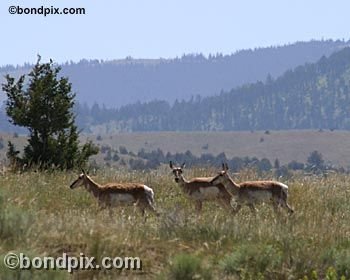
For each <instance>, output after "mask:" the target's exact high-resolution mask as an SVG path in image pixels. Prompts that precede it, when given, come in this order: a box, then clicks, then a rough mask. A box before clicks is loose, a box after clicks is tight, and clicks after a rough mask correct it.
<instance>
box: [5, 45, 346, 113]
mask: <svg viewBox="0 0 350 280" xmlns="http://www.w3.org/2000/svg"><path fill="white" fill-rule="evenodd" d="M347 45H349V42H345V41H339V40H338V41H332V40H327V41H310V42H299V43H295V44H290V45H285V46H279V47H269V48H256V49H252V50H250V49H249V50H242V51H238V52H236V53H233V54H231V55H222V54H215V55H210V56H209V57H204V56H203V55H201V54H187V55H184V56H182V57H179V58H174V59H132V58H126V59H122V60H112V61H100V60H81V61H80V62H78V63H73V62H70V63H65V64H63V65H62V74H63V75H65V76H68V77H69V79H70V81H71V82H72V84H73V89H74V91H75V92H76V93H77V98H78V100H79V102H81V103H87V104H88V105H90V106H91V105H93V103H95V102H97V103H98V104H99V105H102V104H106V105H107V106H108V107H120V106H122V105H127V104H130V103H135V102H137V101H141V102H148V101H152V100H155V99H160V100H165V101H168V102H174V101H175V100H176V99H179V100H182V99H185V100H188V99H189V98H191V96H195V95H201V96H211V95H214V94H217V93H219V92H220V91H221V89H223V90H230V89H232V88H235V87H237V86H241V85H243V84H246V83H251V82H256V81H257V80H265V78H266V76H267V75H268V73H270V74H271V75H272V76H273V77H277V76H280V75H281V74H283V72H285V71H286V70H288V69H292V68H294V67H296V66H299V65H302V64H304V63H306V62H315V61H317V60H318V59H320V58H321V57H322V56H323V55H326V56H328V55H330V54H331V53H333V52H334V51H337V50H340V49H341V48H343V47H345V46H347ZM52 59H53V60H55V58H54V57H52ZM0 64H1V61H0ZM31 67H32V65H28V64H27V65H25V66H24V67H13V66H6V67H2V68H0V82H2V81H3V80H2V77H3V76H4V75H5V74H6V73H9V74H10V75H14V76H18V75H19V74H24V73H27V72H28V70H29V69H30V68H31ZM0 95H1V94H0ZM3 98H4V97H1V96H0V100H3Z"/></svg>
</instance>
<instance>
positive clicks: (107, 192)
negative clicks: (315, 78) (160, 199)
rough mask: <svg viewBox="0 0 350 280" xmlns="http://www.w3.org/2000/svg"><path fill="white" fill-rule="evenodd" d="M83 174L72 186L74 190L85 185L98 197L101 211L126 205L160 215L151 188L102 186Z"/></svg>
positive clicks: (140, 186) (144, 186)
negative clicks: (132, 205)
mask: <svg viewBox="0 0 350 280" xmlns="http://www.w3.org/2000/svg"><path fill="white" fill-rule="evenodd" d="M82 171H83V173H81V174H80V175H79V177H78V179H76V180H75V181H74V182H73V183H72V184H71V185H70V188H71V189H74V188H76V187H78V186H81V185H84V187H85V189H86V190H87V191H88V192H90V193H91V194H92V195H93V196H94V197H96V199H97V201H98V204H99V206H100V208H101V209H103V208H106V207H108V208H111V207H117V206H124V205H131V204H134V205H137V206H138V207H139V209H140V210H141V212H142V215H144V214H145V209H148V210H150V211H152V212H153V213H155V214H156V215H158V213H157V211H156V210H155V208H154V206H153V204H154V192H153V190H152V189H151V188H150V187H147V186H146V185H143V184H138V183H107V184H105V185H100V184H98V183H96V182H94V181H93V180H92V179H91V178H90V177H89V176H88V175H87V174H86V173H85V172H84V170H82Z"/></svg>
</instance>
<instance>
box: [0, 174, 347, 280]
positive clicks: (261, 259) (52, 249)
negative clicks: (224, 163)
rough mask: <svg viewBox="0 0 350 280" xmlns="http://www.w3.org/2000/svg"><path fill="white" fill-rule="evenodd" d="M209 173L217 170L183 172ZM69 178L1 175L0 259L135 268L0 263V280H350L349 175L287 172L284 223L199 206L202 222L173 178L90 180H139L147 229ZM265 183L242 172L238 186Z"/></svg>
mask: <svg viewBox="0 0 350 280" xmlns="http://www.w3.org/2000/svg"><path fill="white" fill-rule="evenodd" d="M185 172H186V174H185V175H186V176H187V177H192V176H210V175H213V174H215V170H209V169H192V170H186V171H185ZM76 177H77V174H75V173H71V172H53V173H40V172H32V173H24V174H12V173H7V174H5V175H4V176H1V177H0V254H2V256H3V255H5V254H6V253H7V252H8V251H11V250H12V251H16V252H23V253H25V254H26V255H28V256H60V255H62V253H63V252H67V253H69V254H72V255H79V253H84V254H85V255H87V256H94V257H96V258H97V259H98V260H100V259H101V258H102V257H105V256H110V257H113V256H122V257H123V256H135V257H136V256H138V257H140V258H141V259H142V262H143V269H142V271H126V270H123V271H120V270H109V271H105V270H97V271H77V272H74V273H73V274H69V273H67V272H65V271H36V270H30V271H10V270H8V269H7V268H5V267H4V265H3V263H2V259H1V262H0V279H115V278H116V276H118V277H120V278H121V279H123V278H125V279H126V278H127V279H133V278H135V279H136V278H137V279H138V278H141V279H142V278H144V279H154V278H158V279H171V278H173V279H210V278H212V279H326V277H328V279H339V278H340V277H341V276H344V277H345V278H344V279H350V203H349V202H350V187H349V183H348V182H349V179H350V176H349V175H343V174H334V175H331V176H329V177H327V178H323V177H302V176H298V175H295V176H293V177H292V178H291V179H289V180H288V181H285V183H287V184H288V185H289V187H290V190H289V193H290V197H289V199H290V204H291V205H292V206H293V207H294V208H295V210H296V212H295V214H294V215H292V216H289V215H287V213H285V212H284V211H283V210H282V211H281V214H280V215H276V214H275V213H274V212H273V211H272V209H271V207H269V206H268V205H262V206H259V207H258V209H259V212H258V214H257V215H256V216H253V215H251V213H250V212H249V209H248V208H247V209H242V211H241V212H240V213H239V214H238V215H236V216H235V217H232V216H231V215H230V214H229V213H227V212H226V211H225V209H223V208H222V207H221V206H220V205H219V204H216V203H206V204H205V206H204V209H203V212H202V214H201V215H197V213H196V212H195V211H194V205H193V204H192V203H191V202H190V201H189V200H188V199H187V198H186V197H185V196H184V195H183V194H182V193H181V191H180V189H179V187H178V186H177V185H176V184H175V182H174V180H173V178H172V175H171V172H170V170H168V169H161V170H158V171H154V172H151V173H142V172H122V171H116V170H105V171H99V173H98V174H95V175H94V177H95V179H96V181H98V182H101V183H103V182H108V181H124V182H125V181H137V182H143V183H145V184H147V185H149V186H150V187H152V188H153V189H154V191H155V196H156V197H155V199H156V207H157V208H158V210H159V211H160V212H161V216H160V217H159V218H157V217H155V216H153V215H152V214H149V216H148V219H147V222H144V220H143V218H142V217H141V216H140V215H139V212H137V211H136V212H134V209H133V208H126V209H120V208H119V209H115V210H114V212H113V219H111V218H110V217H109V215H108V211H102V212H101V211H99V210H98V207H97V203H96V201H95V200H94V199H93V197H91V196H90V195H89V194H88V193H87V192H86V191H85V190H83V188H79V189H75V190H71V189H69V187H68V186H69V184H70V183H71V182H72V181H73V180H74V179H76ZM262 178H271V176H270V175H269V174H265V175H264V176H261V175H258V174H256V173H254V172H253V171H244V172H242V173H241V174H239V175H238V176H235V179H236V180H237V181H243V180H247V179H262Z"/></svg>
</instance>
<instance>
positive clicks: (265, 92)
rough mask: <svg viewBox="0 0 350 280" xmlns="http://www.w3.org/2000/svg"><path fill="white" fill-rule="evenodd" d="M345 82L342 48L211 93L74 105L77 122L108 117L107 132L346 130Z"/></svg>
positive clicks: (349, 76)
mask: <svg viewBox="0 0 350 280" xmlns="http://www.w3.org/2000/svg"><path fill="white" fill-rule="evenodd" d="M349 86H350V48H345V49H343V50H341V51H339V52H336V53H334V54H333V55H331V56H330V57H328V58H326V57H322V58H321V59H320V60H319V61H318V62H317V63H313V64H306V65H304V66H299V67H297V68H295V69H294V70H288V71H287V72H285V73H284V74H283V75H282V76H281V77H279V78H277V79H273V78H272V77H271V76H268V77H267V79H266V81H265V82H256V83H251V84H247V85H244V86H241V87H238V88H235V89H232V90H231V91H227V92H221V93H220V94H218V95H216V96H212V97H200V96H198V97H195V98H192V99H191V100H189V101H175V102H174V103H173V104H169V103H168V102H166V101H152V102H148V103H136V104H133V105H127V106H123V107H121V108H120V109H118V110H114V109H110V110H108V109H106V108H101V107H100V106H97V105H95V106H93V107H92V108H91V109H89V108H88V107H86V106H85V107H84V106H79V108H77V110H78V112H79V114H78V115H80V117H79V118H80V122H81V123H83V122H84V121H87V120H88V121H89V125H91V124H95V125H96V124H99V123H106V122H109V124H108V126H106V127H108V130H110V131H116V130H122V131H162V130H170V131H172V130H173V131H174V130H175V131H176V130H183V131H190V130H259V129H315V128H316V129H318V128H329V129H350V88H349ZM86 124H87V123H85V125H86Z"/></svg>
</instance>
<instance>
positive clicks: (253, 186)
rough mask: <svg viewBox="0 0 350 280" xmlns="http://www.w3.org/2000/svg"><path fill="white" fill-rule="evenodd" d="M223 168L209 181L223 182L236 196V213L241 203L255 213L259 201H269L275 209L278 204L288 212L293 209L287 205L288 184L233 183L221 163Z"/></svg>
mask: <svg viewBox="0 0 350 280" xmlns="http://www.w3.org/2000/svg"><path fill="white" fill-rule="evenodd" d="M222 167H223V168H222V169H223V170H222V171H220V172H219V174H218V175H217V176H216V177H214V178H213V179H212V181H211V183H212V184H213V185H217V184H223V185H224V186H225V187H226V189H227V190H228V191H229V192H230V194H232V196H233V197H235V198H236V202H237V207H236V210H235V213H237V212H238V211H239V210H240V209H241V207H242V205H244V204H245V205H248V206H249V208H250V209H251V211H252V212H254V213H255V211H256V209H255V206H254V205H255V204H257V203H259V202H271V203H272V206H273V207H274V209H275V211H277V210H278V206H282V207H285V208H286V209H288V211H289V213H293V212H294V210H293V209H292V208H291V207H290V206H289V205H288V203H287V198H288V186H287V185H285V184H283V183H281V182H277V181H247V182H243V183H239V184H237V183H235V182H234V181H233V180H232V178H231V177H230V175H229V174H228V173H227V170H228V166H227V164H223V166H222Z"/></svg>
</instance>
